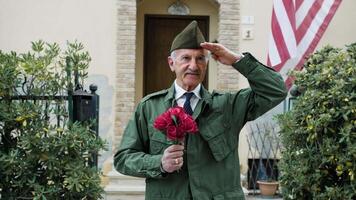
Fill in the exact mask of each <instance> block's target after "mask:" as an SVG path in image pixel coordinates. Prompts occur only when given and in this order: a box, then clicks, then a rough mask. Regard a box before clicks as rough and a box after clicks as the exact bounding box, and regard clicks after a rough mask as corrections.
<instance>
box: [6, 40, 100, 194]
mask: <svg viewBox="0 0 356 200" xmlns="http://www.w3.org/2000/svg"><path fill="white" fill-rule="evenodd" d="M89 62H90V57H89V54H88V52H86V51H84V48H83V45H82V44H80V43H77V42H74V43H68V45H67V50H66V51H65V52H61V50H60V48H59V46H58V45H57V44H48V43H44V42H43V41H38V42H33V43H32V51H30V52H28V53H25V54H17V53H15V52H10V53H4V52H2V51H0V163H1V164H0V199H51V200H52V199H98V198H101V193H102V191H103V190H102V188H101V187H100V173H99V172H98V170H97V169H95V168H94V167H90V166H89V165H88V162H90V161H91V160H92V157H91V154H92V153H96V152H98V151H100V150H102V149H103V148H104V147H105V143H104V141H103V140H101V139H100V138H98V137H96V136H95V133H94V132H93V131H92V130H91V129H90V124H80V123H77V122H76V123H72V122H71V121H70V120H69V113H68V109H67V104H68V101H67V100H66V99H65V96H66V95H68V93H71V92H72V91H73V85H74V84H73V78H72V74H73V73H72V71H74V70H76V71H77V72H78V75H79V78H80V80H79V81H81V82H82V83H83V81H84V79H85V78H86V77H87V73H86V70H87V68H88V66H89ZM55 96H56V97H59V98H55ZM20 97H21V98H20Z"/></svg>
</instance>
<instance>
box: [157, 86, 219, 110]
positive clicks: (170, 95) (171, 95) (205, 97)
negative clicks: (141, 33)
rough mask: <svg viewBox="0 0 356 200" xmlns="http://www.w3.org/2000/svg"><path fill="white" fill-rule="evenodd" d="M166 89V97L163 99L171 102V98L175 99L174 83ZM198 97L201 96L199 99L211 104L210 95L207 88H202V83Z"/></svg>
mask: <svg viewBox="0 0 356 200" xmlns="http://www.w3.org/2000/svg"><path fill="white" fill-rule="evenodd" d="M167 90H168V93H167V94H166V97H165V98H164V100H165V101H168V102H169V101H170V102H172V101H173V100H175V95H174V94H175V86H174V83H173V84H172V85H171V87H170V88H168V89H167ZM200 97H201V100H203V101H204V102H205V103H206V104H208V105H211V104H212V95H211V93H210V92H209V91H208V90H207V89H205V88H204V86H203V85H201V86H200ZM172 105H173V104H172Z"/></svg>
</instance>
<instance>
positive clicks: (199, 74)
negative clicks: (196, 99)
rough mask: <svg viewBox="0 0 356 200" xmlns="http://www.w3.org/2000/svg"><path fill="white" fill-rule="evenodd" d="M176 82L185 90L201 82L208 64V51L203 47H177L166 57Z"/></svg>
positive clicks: (189, 89) (191, 88)
mask: <svg viewBox="0 0 356 200" xmlns="http://www.w3.org/2000/svg"><path fill="white" fill-rule="evenodd" d="M168 64H169V67H170V68H171V71H172V72H175V73H176V80H177V84H178V85H179V86H180V87H182V88H183V89H185V90H187V91H191V90H193V89H194V88H195V87H196V86H197V85H198V84H199V83H201V82H203V80H204V78H205V73H206V69H207V65H208V51H207V50H204V49H177V50H175V51H174V52H173V53H172V54H171V56H169V57H168Z"/></svg>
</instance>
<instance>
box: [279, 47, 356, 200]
mask: <svg viewBox="0 0 356 200" xmlns="http://www.w3.org/2000/svg"><path fill="white" fill-rule="evenodd" d="M304 67H305V71H302V72H294V74H295V75H296V82H295V84H296V85H297V86H298V87H299V88H300V89H301V90H302V91H303V92H302V95H301V96H299V97H298V98H297V100H296V102H295V104H294V107H293V109H292V110H291V111H289V112H287V113H285V114H281V115H279V116H278V123H279V125H280V127H281V131H280V135H281V139H282V144H283V146H284V149H283V152H282V159H281V162H280V166H279V167H280V170H281V177H280V182H281V185H282V188H283V196H284V198H285V199H323V200H324V199H332V200H338V199H340V200H347V199H350V200H351V199H356V192H355V191H356V182H355V172H356V145H355V144H356V128H355V127H356V94H355V92H356V43H354V44H352V45H349V46H347V48H346V49H345V50H342V49H337V48H332V47H330V46H327V47H324V48H323V49H322V50H320V51H319V52H316V53H315V54H313V55H312V56H311V57H310V58H309V59H308V60H307V62H306V64H305V65H304Z"/></svg>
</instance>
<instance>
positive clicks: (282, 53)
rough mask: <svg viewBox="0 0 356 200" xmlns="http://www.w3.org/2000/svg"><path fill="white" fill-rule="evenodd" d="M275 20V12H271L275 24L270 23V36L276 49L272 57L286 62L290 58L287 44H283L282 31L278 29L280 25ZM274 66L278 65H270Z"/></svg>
mask: <svg viewBox="0 0 356 200" xmlns="http://www.w3.org/2000/svg"><path fill="white" fill-rule="evenodd" d="M276 18H277V17H276V15H275V12H274V11H273V12H272V20H273V19H274V20H273V21H274V22H275V23H272V35H273V39H274V44H275V46H276V47H277V51H278V54H274V55H272V56H278V57H279V60H286V59H288V58H290V55H289V51H288V48H287V44H286V43H285V40H284V38H283V34H282V30H281V29H280V25H279V24H278V21H277V19H276ZM274 60H276V59H275V58H274V59H271V61H274ZM276 64H278V63H274V62H272V65H276Z"/></svg>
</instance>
